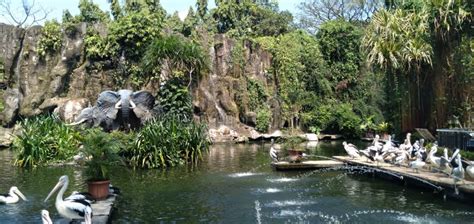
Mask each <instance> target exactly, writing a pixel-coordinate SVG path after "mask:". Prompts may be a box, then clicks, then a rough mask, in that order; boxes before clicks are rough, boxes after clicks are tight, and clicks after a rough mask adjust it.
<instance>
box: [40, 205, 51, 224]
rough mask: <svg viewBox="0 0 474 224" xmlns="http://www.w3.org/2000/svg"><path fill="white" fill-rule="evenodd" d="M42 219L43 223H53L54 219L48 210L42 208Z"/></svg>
mask: <svg viewBox="0 0 474 224" xmlns="http://www.w3.org/2000/svg"><path fill="white" fill-rule="evenodd" d="M41 220H43V224H53V221H52V220H51V218H50V217H49V212H48V210H44V209H43V210H41Z"/></svg>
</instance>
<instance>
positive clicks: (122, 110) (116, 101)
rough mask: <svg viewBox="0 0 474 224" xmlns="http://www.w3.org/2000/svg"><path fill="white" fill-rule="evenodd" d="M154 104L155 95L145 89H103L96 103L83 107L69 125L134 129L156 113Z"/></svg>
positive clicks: (106, 129) (109, 129)
mask: <svg viewBox="0 0 474 224" xmlns="http://www.w3.org/2000/svg"><path fill="white" fill-rule="evenodd" d="M154 105H155V97H153V95H152V94H151V93H150V92H147V91H137V92H133V91H132V90H128V89H122V90H119V91H117V92H114V91H103V92H101V93H100V94H99V97H98V98H97V103H96V105H95V106H93V107H87V108H84V109H83V110H82V111H81V113H80V114H79V116H78V117H77V118H76V120H75V122H74V123H71V124H70V125H78V124H83V123H84V124H87V126H89V127H99V126H100V127H102V128H103V129H104V130H105V131H111V130H117V129H123V130H130V129H136V128H137V127H140V126H141V125H143V124H144V123H145V122H146V121H148V120H150V119H152V118H154V117H155V116H156V115H157V114H158V111H157V110H155V109H154Z"/></svg>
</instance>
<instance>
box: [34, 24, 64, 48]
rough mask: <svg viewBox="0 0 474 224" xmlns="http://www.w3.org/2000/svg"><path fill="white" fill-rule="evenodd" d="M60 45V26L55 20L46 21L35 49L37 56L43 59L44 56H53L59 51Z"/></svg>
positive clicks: (61, 42)
mask: <svg viewBox="0 0 474 224" xmlns="http://www.w3.org/2000/svg"><path fill="white" fill-rule="evenodd" d="M62 44H63V34H62V32H61V25H60V24H59V23H58V22H57V21H56V20H51V21H46V22H45V23H44V27H43V29H42V35H41V37H40V39H39V40H38V44H37V48H36V52H37V53H38V55H39V56H40V57H44V56H46V54H53V53H55V52H56V51H58V50H59V49H61V47H62Z"/></svg>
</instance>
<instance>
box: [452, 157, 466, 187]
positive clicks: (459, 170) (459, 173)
mask: <svg viewBox="0 0 474 224" xmlns="http://www.w3.org/2000/svg"><path fill="white" fill-rule="evenodd" d="M456 160H457V161H456V162H457V164H458V167H456V168H454V169H453V173H452V175H453V177H454V179H455V181H456V180H462V179H464V172H465V171H464V168H463V167H462V161H461V155H460V154H458V155H457V157H456Z"/></svg>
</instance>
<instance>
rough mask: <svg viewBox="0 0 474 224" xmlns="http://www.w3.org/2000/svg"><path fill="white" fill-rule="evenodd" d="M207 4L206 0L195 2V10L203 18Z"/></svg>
mask: <svg viewBox="0 0 474 224" xmlns="http://www.w3.org/2000/svg"><path fill="white" fill-rule="evenodd" d="M207 5H208V0H197V2H196V8H197V12H198V15H199V16H200V17H201V18H204V16H206V13H207Z"/></svg>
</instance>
